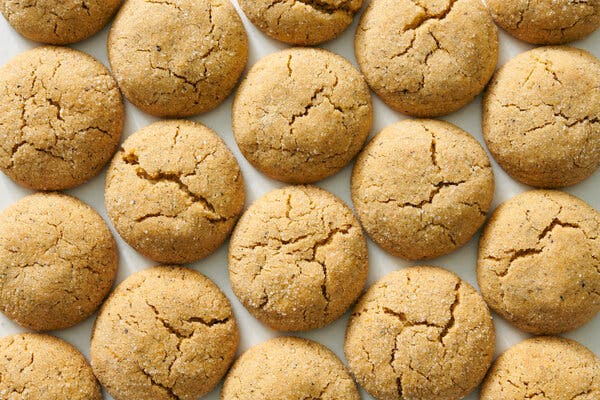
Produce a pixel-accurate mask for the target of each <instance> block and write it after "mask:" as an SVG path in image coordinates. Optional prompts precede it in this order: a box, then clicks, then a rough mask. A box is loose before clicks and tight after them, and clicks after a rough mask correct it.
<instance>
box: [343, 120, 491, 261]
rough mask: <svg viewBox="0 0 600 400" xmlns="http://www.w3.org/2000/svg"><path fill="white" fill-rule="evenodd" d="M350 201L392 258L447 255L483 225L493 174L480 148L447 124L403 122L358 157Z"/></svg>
mask: <svg viewBox="0 0 600 400" xmlns="http://www.w3.org/2000/svg"><path fill="white" fill-rule="evenodd" d="M351 194H352V201H353V203H354V207H355V209H356V212H357V214H358V217H359V219H360V221H361V223H362V225H363V228H364V229H365V230H366V231H367V233H368V234H369V236H371V238H372V239H373V240H374V241H375V242H376V243H377V244H378V245H379V246H381V247H382V248H383V249H384V250H386V251H388V252H389V253H392V254H394V255H397V256H400V257H404V258H408V259H413V260H418V259H428V258H434V257H439V256H441V255H444V254H448V253H450V252H452V251H454V250H456V249H457V248H459V247H461V246H462V245H464V244H465V243H467V242H468V241H469V239H470V238H471V237H472V236H473V235H474V234H475V232H476V231H477V230H478V229H479V227H480V226H481V225H482V224H483V222H484V221H485V217H486V214H487V211H488V210H489V207H490V203H491V201H492V198H493V196H494V174H493V172H492V167H491V165H490V160H489V158H488V156H487V154H486V152H485V150H484V149H483V148H482V147H481V145H480V144H479V142H477V140H475V139H474V138H473V137H472V136H470V135H469V134H468V133H466V132H465V131H463V130H462V129H460V128H458V127H456V126H454V125H452V124H450V123H448V122H443V121H435V120H404V121H401V122H398V123H396V124H394V125H391V126H389V127H387V128H385V129H384V130H382V131H381V132H380V133H379V134H377V135H376V136H375V137H374V138H373V139H372V140H371V141H370V142H369V144H368V145H367V146H366V147H365V149H364V150H363V151H362V152H361V154H360V155H359V157H358V159H357V160H356V163H355V165H354V171H353V173H352V183H351Z"/></svg>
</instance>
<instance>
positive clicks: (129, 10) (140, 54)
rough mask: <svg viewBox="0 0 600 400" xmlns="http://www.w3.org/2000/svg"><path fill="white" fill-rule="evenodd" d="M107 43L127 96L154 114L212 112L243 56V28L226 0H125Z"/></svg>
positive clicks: (236, 74)
mask: <svg viewBox="0 0 600 400" xmlns="http://www.w3.org/2000/svg"><path fill="white" fill-rule="evenodd" d="M107 46H108V59H109V61H110V65H111V67H112V70H113V72H114V74H115V77H116V78H117V81H118V82H119V86H120V87H121V90H122V91H123V94H124V95H125V97H127V99H129V101H131V102H132V103H133V104H134V105H135V106H136V107H138V108H139V109H141V110H142V111H144V112H147V113H149V114H152V115H156V116H159V117H185V116H190V115H195V114H199V113H202V112H206V111H209V110H212V109H213V108H215V107H216V106H218V105H219V104H221V102H223V100H225V98H226V97H227V96H228V95H229V93H230V92H231V91H232V90H233V87H234V86H235V84H236V83H237V81H238V79H239V77H240V75H241V74H242V71H243V70H244V67H245V66H246V60H247V58H248V38H247V36H246V31H245V29H244V25H243V24H242V20H241V19H240V17H239V15H238V14H237V11H236V10H235V8H234V7H233V5H232V4H231V2H230V1H229V0H178V1H177V2H169V1H147V0H128V1H126V2H125V4H124V5H123V7H122V8H121V10H120V11H119V13H118V14H117V17H116V18H115V21H114V22H113V25H112V28H111V30H110V33H109V36H108V44H107Z"/></svg>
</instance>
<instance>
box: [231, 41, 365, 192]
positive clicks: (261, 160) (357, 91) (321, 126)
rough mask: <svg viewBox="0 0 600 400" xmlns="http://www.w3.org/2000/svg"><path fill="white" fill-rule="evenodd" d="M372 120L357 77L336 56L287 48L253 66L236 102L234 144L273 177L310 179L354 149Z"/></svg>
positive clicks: (342, 163)
mask: <svg viewBox="0 0 600 400" xmlns="http://www.w3.org/2000/svg"><path fill="white" fill-rule="evenodd" d="M372 122H373V107H372V104H371V95H370V92H369V87H368V86H367V84H366V82H365V80H364V78H363V77H362V75H361V74H360V73H359V72H358V71H357V70H356V69H355V68H354V67H353V66H352V64H350V63H349V62H348V61H346V60H345V59H344V58H342V57H341V56H338V55H336V54H334V53H330V52H328V51H326V50H322V49H313V48H292V49H287V50H283V51H280V52H277V53H274V54H271V55H269V56H267V57H265V58H263V59H262V60H260V61H259V62H258V63H257V64H255V65H254V66H253V67H252V69H251V70H250V72H249V73H248V75H247V77H246V79H245V80H244V81H243V82H242V84H241V85H240V88H239V89H238V91H237V94H236V97H235V100H234V102H233V110H232V123H233V133H234V135H235V140H236V141H237V144H238V146H239V148H240V150H241V151H242V153H243V154H244V156H245V157H246V159H248V161H250V163H251V164H252V165H253V166H254V167H256V168H257V169H258V170H260V171H261V172H263V173H264V174H266V175H268V176H270V177H271V178H274V179H278V180H281V181H285V182H289V183H311V182H315V181H318V180H320V179H323V178H325V177H327V176H330V175H333V174H334V173H336V172H337V171H339V170H340V169H341V168H343V167H344V166H345V165H347V164H348V163H349V162H350V160H351V159H352V158H353V157H354V156H355V155H356V153H358V151H359V150H360V148H361V147H362V145H363V143H364V142H365V140H366V139H367V136H368V135H369V131H370V130H371V125H372Z"/></svg>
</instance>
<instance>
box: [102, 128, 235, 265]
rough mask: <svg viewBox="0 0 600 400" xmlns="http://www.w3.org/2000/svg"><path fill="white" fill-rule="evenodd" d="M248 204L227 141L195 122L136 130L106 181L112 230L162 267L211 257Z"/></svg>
mask: <svg viewBox="0 0 600 400" xmlns="http://www.w3.org/2000/svg"><path fill="white" fill-rule="evenodd" d="M244 199H245V192H244V179H243V177H242V173H241V171H240V168H239V166H238V163H237V161H236V159H235V157H234V156H233V154H232V153H231V151H230V150H229V149H228V148H227V145H225V142H223V140H222V139H221V138H220V137H219V136H217V134H216V133H215V132H214V131H212V130H211V129H209V128H207V127H205V126H204V125H201V124H198V123H195V122H191V121H185V120H171V121H159V122H155V123H154V124H152V125H149V126H147V127H145V128H142V129H141V130H139V131H138V132H136V133H134V134H133V135H131V136H130V137H129V138H128V139H127V140H126V141H125V142H124V143H123V145H122V147H121V150H120V151H119V152H118V153H117V154H116V155H115V157H114V159H113V161H112V163H111V165H110V168H109V170H108V173H107V176H106V190H105V202H106V210H107V211H108V215H109V217H110V219H111V220H112V221H113V223H114V225H115V228H117V231H118V232H119V234H120V235H121V237H122V238H123V239H124V240H125V241H126V242H127V243H129V244H130V245H131V246H132V247H133V248H134V249H136V250H137V251H139V252H140V253H142V254H143V255H144V256H146V257H148V258H151V259H153V260H156V261H159V262H168V263H177V264H181V263H185V262H191V261H195V260H198V259H200V258H203V257H206V256H207V255H209V254H210V253H212V252H213V251H214V250H215V249H216V248H217V247H219V246H220V245H221V244H222V243H223V242H224V241H225V239H227V237H228V236H229V233H230V232H231V230H232V229H233V226H234V224H235V222H236V220H237V218H238V216H239V214H240V213H241V212H242V208H243V206H244Z"/></svg>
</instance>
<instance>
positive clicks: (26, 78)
mask: <svg viewBox="0 0 600 400" xmlns="http://www.w3.org/2000/svg"><path fill="white" fill-rule="evenodd" d="M0 93H1V94H2V96H0V170H2V172H4V173H5V174H6V175H8V176H9V177H10V178H11V179H13V180H14V181H16V182H17V183H19V184H21V185H23V186H27V187H29V188H32V189H37V190H62V189H68V188H72V187H74V186H78V185H80V184H82V183H84V182H85V181H87V180H88V179H90V178H91V177H93V176H95V175H96V174H98V173H99V172H100V170H101V169H102V167H104V165H105V164H106V163H107V162H108V160H109V159H110V157H111V156H112V155H113V153H114V151H115V150H116V148H117V145H118V143H119V140H120V138H121V130H122V128H123V119H124V114H125V110H124V108H123V103H122V100H121V93H120V92H119V89H118V87H117V83H116V82H115V80H114V79H113V78H112V76H111V75H110V73H109V72H108V70H107V69H106V67H104V66H103V65H102V64H100V63H99V62H97V61H96V60H94V59H93V58H92V57H90V56H88V55H87V54H85V53H82V52H80V51H77V50H72V49H69V48H66V47H50V46H45V47H38V48H35V49H33V50H29V51H26V52H24V53H21V54H20V55H18V56H17V57H15V58H13V59H12V60H10V61H9V62H8V63H6V64H5V65H4V66H3V67H2V68H0Z"/></svg>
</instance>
